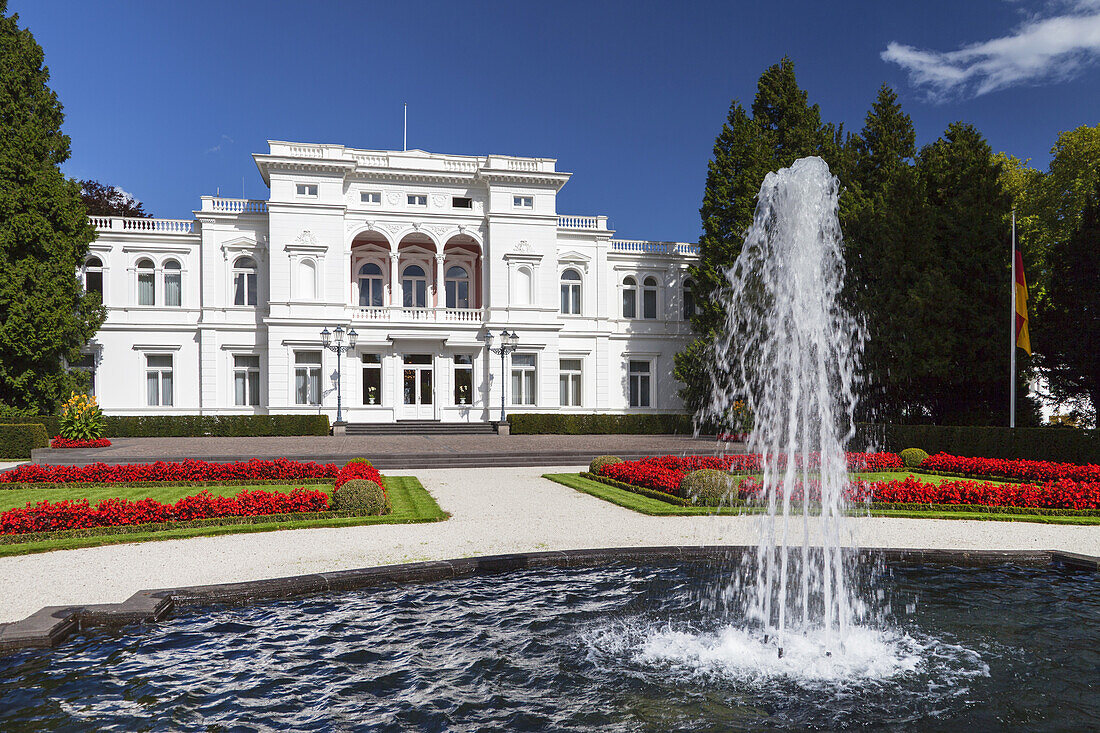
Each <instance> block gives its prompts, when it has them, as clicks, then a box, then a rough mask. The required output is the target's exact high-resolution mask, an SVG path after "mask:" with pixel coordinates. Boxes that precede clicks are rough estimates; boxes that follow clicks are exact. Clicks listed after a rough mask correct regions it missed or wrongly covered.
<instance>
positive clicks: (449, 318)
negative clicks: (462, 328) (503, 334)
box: [350, 306, 485, 324]
mask: <svg viewBox="0 0 1100 733" xmlns="http://www.w3.org/2000/svg"><path fill="white" fill-rule="evenodd" d="M350 312H351V318H352V320H353V321H388V322H390V323H472V324H481V323H482V322H484V320H485V311H484V310H483V309H481V308H405V307H403V306H370V307H368V306H361V307H358V308H351V309H350Z"/></svg>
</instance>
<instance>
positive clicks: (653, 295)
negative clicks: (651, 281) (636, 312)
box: [642, 287, 657, 319]
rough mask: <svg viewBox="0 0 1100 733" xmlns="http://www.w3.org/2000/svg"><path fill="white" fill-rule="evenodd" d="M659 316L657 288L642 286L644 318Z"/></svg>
mask: <svg viewBox="0 0 1100 733" xmlns="http://www.w3.org/2000/svg"><path fill="white" fill-rule="evenodd" d="M656 317H657V288H651V287H647V288H642V318H651V319H652V318H656Z"/></svg>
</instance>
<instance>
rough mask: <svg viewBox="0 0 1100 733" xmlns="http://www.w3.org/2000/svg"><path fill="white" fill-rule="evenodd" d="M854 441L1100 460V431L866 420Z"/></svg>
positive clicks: (982, 453) (893, 446)
mask: <svg viewBox="0 0 1100 733" xmlns="http://www.w3.org/2000/svg"><path fill="white" fill-rule="evenodd" d="M855 442H856V445H858V446H859V447H860V448H863V447H867V446H870V445H875V446H877V447H878V448H879V449H880V450H888V451H893V452H895V453H896V452H898V451H900V450H903V449H905V448H911V447H914V446H915V447H918V448H920V449H921V450H924V451H927V452H928V453H929V454H932V453H950V454H951V455H954V456H977V457H981V458H1025V459H1028V460H1032V461H1054V462H1058V463H1077V464H1081V465H1083V464H1087V463H1100V430H1077V429H1075V428H999V427H986V426H950V425H869V424H866V423H863V424H860V425H859V426H858V431H857V436H856V441H855Z"/></svg>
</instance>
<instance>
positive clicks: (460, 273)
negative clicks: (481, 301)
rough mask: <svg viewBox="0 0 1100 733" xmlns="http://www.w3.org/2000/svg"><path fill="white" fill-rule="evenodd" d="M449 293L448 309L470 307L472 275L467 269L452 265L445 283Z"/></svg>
mask: <svg viewBox="0 0 1100 733" xmlns="http://www.w3.org/2000/svg"><path fill="white" fill-rule="evenodd" d="M444 286H445V288H446V291H447V307H448V308H469V307H470V273H468V272H466V268H465V267H459V266H458V265H452V266H450V267H448V268H447V276H446V279H445V281H444Z"/></svg>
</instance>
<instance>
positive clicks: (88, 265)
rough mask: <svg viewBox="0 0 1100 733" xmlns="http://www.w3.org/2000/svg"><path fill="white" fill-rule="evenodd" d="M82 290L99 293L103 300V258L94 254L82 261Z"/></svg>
mask: <svg viewBox="0 0 1100 733" xmlns="http://www.w3.org/2000/svg"><path fill="white" fill-rule="evenodd" d="M84 291H85V292H88V293H99V298H100V300H101V301H102V300H103V260H101V259H99V258H98V257H96V256H94V255H93V256H92V257H89V258H88V259H87V260H85V262H84Z"/></svg>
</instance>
